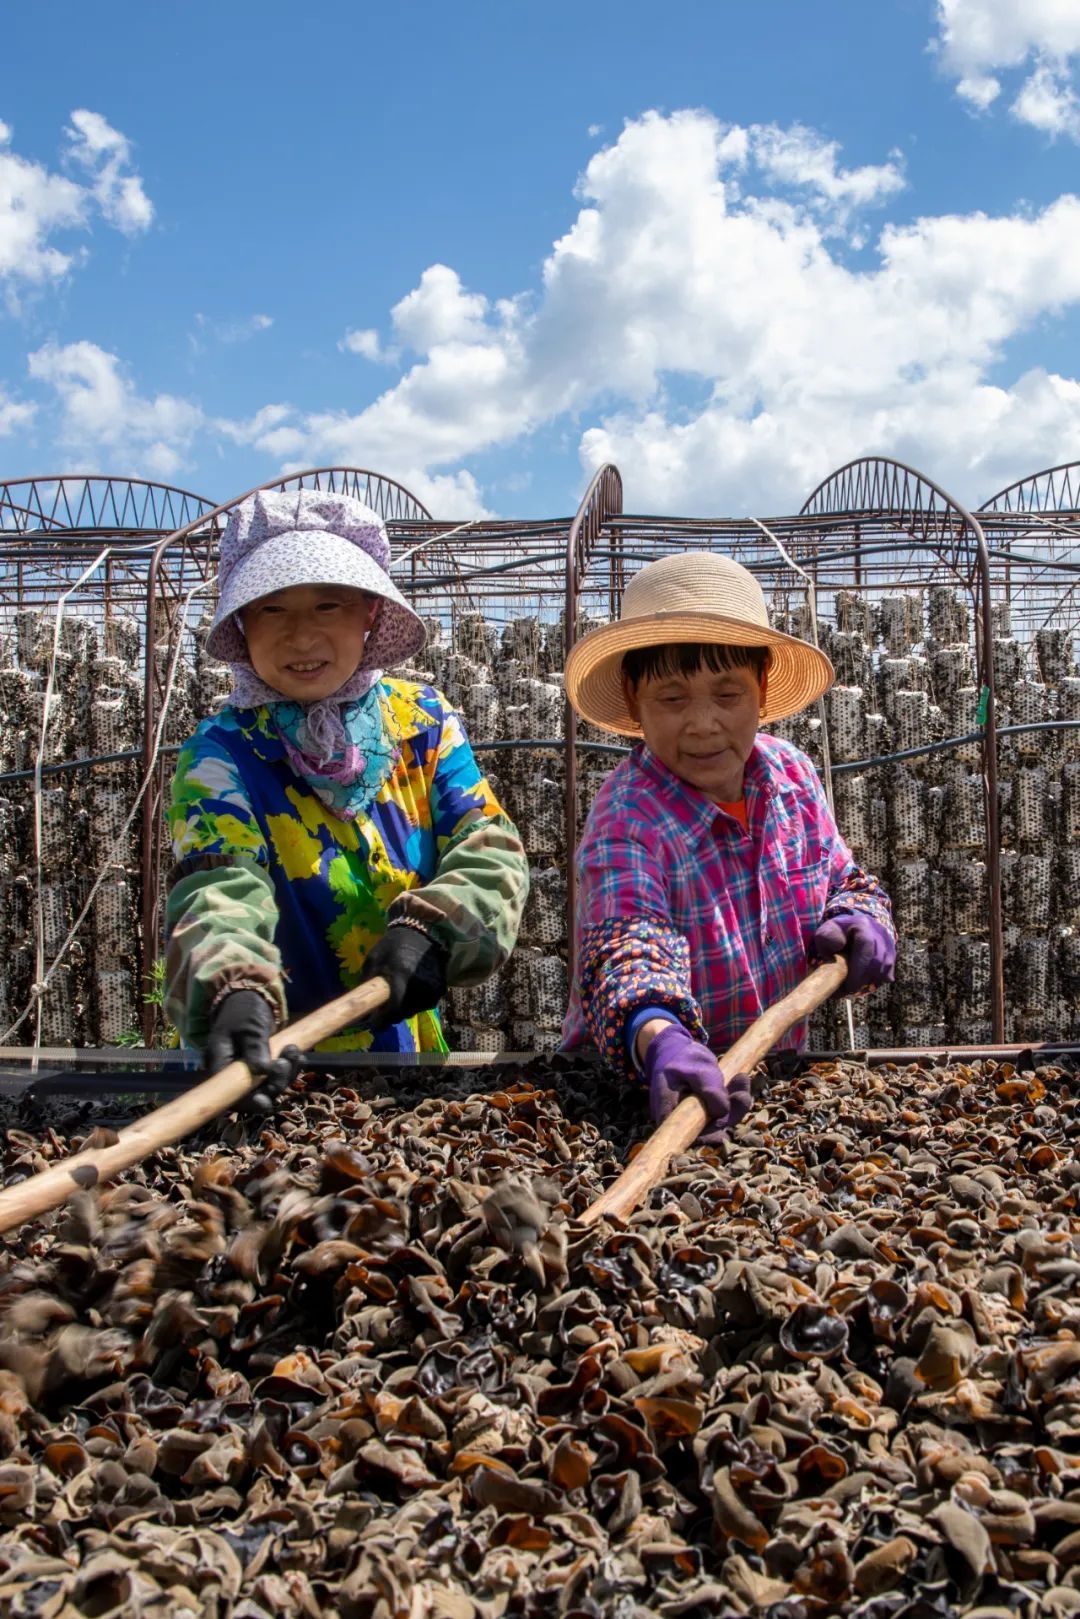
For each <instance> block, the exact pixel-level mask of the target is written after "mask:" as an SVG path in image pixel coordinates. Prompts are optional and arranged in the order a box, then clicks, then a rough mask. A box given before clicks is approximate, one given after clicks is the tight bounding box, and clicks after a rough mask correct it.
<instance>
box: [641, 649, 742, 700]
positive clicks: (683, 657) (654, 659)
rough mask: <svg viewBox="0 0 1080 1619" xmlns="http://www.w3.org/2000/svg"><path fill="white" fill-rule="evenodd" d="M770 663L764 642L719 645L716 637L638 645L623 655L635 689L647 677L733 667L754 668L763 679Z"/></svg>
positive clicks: (662, 677) (719, 672)
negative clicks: (702, 639) (707, 639)
mask: <svg viewBox="0 0 1080 1619" xmlns="http://www.w3.org/2000/svg"><path fill="white" fill-rule="evenodd" d="M768 667H769V649H768V647H764V646H718V645H716V644H715V643H714V642H712V641H675V642H669V643H668V644H667V645H666V646H643V647H635V648H634V649H633V651H631V652H627V653H625V654H624V656H623V661H622V672H623V674H624V675H625V676H626V680H627V683H628V684H629V686H630V687H631V689H632V690H633V691H636V690H637V688H638V687H639V686H640V685H641V682H642V681H643V680H669V679H671V678H672V677H673V676H676V675H696V674H697V672H698V670H699V669H710V670H711V671H712V673H713V674H714V675H722V674H725V673H726V672H727V670H729V669H752V670H753V671H754V674H755V675H756V676H757V678H758V680H761V679H762V677H763V676H764V674H765V671H766V669H767V668H768Z"/></svg>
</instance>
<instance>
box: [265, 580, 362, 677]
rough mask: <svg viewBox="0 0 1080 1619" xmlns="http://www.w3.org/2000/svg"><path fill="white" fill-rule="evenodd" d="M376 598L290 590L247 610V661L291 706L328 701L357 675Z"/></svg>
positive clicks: (331, 588)
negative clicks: (326, 699)
mask: <svg viewBox="0 0 1080 1619" xmlns="http://www.w3.org/2000/svg"><path fill="white" fill-rule="evenodd" d="M378 607H379V598H378V597H377V596H368V595H365V593H364V592H363V591H362V590H350V589H349V588H348V587H347V586H346V585H290V586H289V587H288V589H287V590H275V591H274V592H273V593H272V594H271V595H269V596H260V597H259V599H258V601H254V602H252V603H251V604H250V605H249V606H247V607H245V608H244V610H243V613H242V614H241V618H242V622H243V626H244V639H245V640H246V642H247V649H248V656H249V657H250V659H251V663H252V667H253V668H254V670H255V673H256V674H257V675H258V676H259V679H260V680H265V682H266V684H267V685H268V686H273V688H274V690H275V691H279V692H280V693H281V695H282V696H283V697H288V698H291V699H292V701H293V702H298V703H314V702H318V700H319V699H320V698H322V697H329V696H331V695H332V693H334V692H335V691H337V689H338V687H339V686H343V685H344V684H345V682H346V681H347V680H348V679H350V677H351V676H352V675H354V674H355V673H356V671H357V669H358V668H359V665H360V660H361V659H362V658H363V656H364V641H365V640H366V638H367V633H368V631H369V630H370V629H371V626H372V625H373V624H374V622H375V615H376V613H377V611H378Z"/></svg>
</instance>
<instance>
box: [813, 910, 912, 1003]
mask: <svg viewBox="0 0 1080 1619" xmlns="http://www.w3.org/2000/svg"><path fill="white" fill-rule="evenodd" d="M811 948H812V950H813V953H814V955H815V956H816V957H817V959H818V960H819V961H834V960H835V959H836V957H837V956H846V957H847V964H848V973H847V978H846V979H845V980H844V983H843V984H842V985H841V987H840V989H839V990H838V991H837V993H838V994H840V995H858V994H859V993H860V991H863V990H871V989H877V988H878V987H879V985H881V984H891V983H892V981H893V979H894V978H895V976H896V939H895V937H894V935H893V932H892V930H891V929H890V928H886V927H883V926H882V924H881V923H880V922H876V921H875V920H874V918H873V917H872V916H867V915H865V913H864V912H862V911H848V912H845V913H843V914H842V915H840V916H830V917H829V919H828V921H826V922H822V923H821V925H820V927H819V928H818V930H817V932H816V933H815V934H814V939H813V944H812V946H811Z"/></svg>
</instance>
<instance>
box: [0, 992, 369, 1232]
mask: <svg viewBox="0 0 1080 1619" xmlns="http://www.w3.org/2000/svg"><path fill="white" fill-rule="evenodd" d="M389 994H390V986H389V984H388V983H387V982H386V980H385V978H370V979H368V981H367V982H366V983H363V984H357V986H356V988H355V989H350V990H349V991H348V993H347V994H345V995H340V996H339V997H338V999H337V1000H336V1001H328V1002H327V1003H326V1005H325V1006H320V1007H318V1008H317V1009H316V1010H315V1011H314V1012H309V1013H308V1015H307V1016H306V1017H302V1018H300V1019H299V1021H298V1022H296V1023H291V1024H289V1025H287V1026H286V1027H285V1028H284V1029H279V1030H278V1032H277V1034H275V1035H272V1036H271V1039H270V1052H271V1055H272V1056H274V1057H276V1056H278V1054H279V1053H280V1052H281V1051H282V1050H283V1049H284V1048H285V1046H299V1047H300V1049H301V1050H302V1051H303V1050H310V1048H311V1047H312V1046H315V1045H318V1043H319V1041H320V1040H326V1039H327V1038H328V1037H329V1036H330V1035H332V1034H336V1033H337V1031H338V1030H339V1029H343V1028H345V1027H346V1025H347V1024H349V1023H358V1022H359V1021H360V1020H361V1018H365V1017H368V1016H370V1014H371V1013H372V1012H374V1011H377V1010H378V1008H379V1007H380V1006H382V1005H383V1004H384V1002H385V1001H386V1000H387V998H388V997H389ZM254 1084H255V1080H254V1079H253V1077H252V1074H251V1070H250V1069H249V1067H248V1065H247V1063H244V1062H231V1063H229V1065H228V1067H227V1068H222V1069H221V1070H220V1071H219V1072H218V1073H216V1074H212V1075H211V1076H210V1078H209V1079H204V1080H203V1081H202V1083H201V1084H200V1085H195V1086H193V1087H192V1089H191V1090H189V1091H185V1092H184V1094H183V1095H182V1096H177V1097H175V1098H174V1099H173V1101H171V1102H166V1103H165V1105H164V1107H159V1108H156V1109H155V1111H154V1112H153V1113H148V1114H147V1115H146V1117H145V1118H142V1119H136V1121H135V1123H134V1124H129V1125H128V1126H127V1127H126V1128H125V1129H123V1130H121V1131H120V1133H119V1137H118V1139H117V1140H116V1141H114V1142H113V1144H112V1146H110V1147H91V1148H87V1149H86V1150H85V1151H84V1152H79V1153H76V1154H75V1155H74V1156H73V1157H71V1158H65V1159H63V1161H62V1162H61V1163H59V1164H56V1165H55V1166H54V1167H53V1168H52V1169H46V1170H43V1171H42V1173H41V1174H40V1175H35V1176H34V1177H33V1179H32V1180H28V1181H21V1182H20V1183H19V1184H18V1185H17V1186H9V1187H7V1188H6V1189H5V1190H4V1191H2V1192H0V1233H2V1232H5V1231H13V1230H14V1229H15V1227H16V1226H19V1225H22V1224H23V1222H24V1221H25V1220H33V1219H35V1218H36V1217H37V1216H38V1215H39V1214H45V1213H46V1212H47V1211H48V1210H49V1209H55V1208H59V1206H60V1204H61V1203H66V1202H67V1200H68V1198H69V1197H72V1196H74V1194H75V1193H76V1192H79V1191H86V1190H88V1189H89V1188H90V1187H91V1186H98V1185H100V1183H101V1182H102V1181H107V1180H111V1179H112V1177H113V1176H114V1175H119V1174H120V1173H121V1171H122V1170H125V1169H130V1168H131V1166H132V1165H133V1164H137V1163H139V1162H140V1161H141V1160H142V1159H143V1158H148V1157H149V1156H150V1154H151V1153H155V1152H158V1151H159V1150H160V1149H161V1148H162V1147H170V1146H172V1144H173V1142H175V1141H181V1140H182V1139H183V1138H184V1136H188V1135H191V1133H192V1131H194V1130H198V1129H201V1127H202V1126H203V1125H204V1124H209V1123H210V1120H211V1119H214V1118H216V1117H217V1115H218V1114H219V1113H224V1112H225V1111H226V1110H227V1109H228V1108H231V1107H235V1106H236V1104H237V1103H238V1102H240V1101H242V1100H243V1098H244V1097H245V1096H246V1095H247V1094H248V1092H249V1091H250V1090H251V1089H252V1086H253V1085H254Z"/></svg>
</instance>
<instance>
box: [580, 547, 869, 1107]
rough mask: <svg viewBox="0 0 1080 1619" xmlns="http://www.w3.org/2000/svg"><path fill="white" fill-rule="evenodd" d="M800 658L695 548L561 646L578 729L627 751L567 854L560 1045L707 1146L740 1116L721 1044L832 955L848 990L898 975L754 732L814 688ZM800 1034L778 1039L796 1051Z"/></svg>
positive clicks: (837, 842)
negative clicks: (573, 887)
mask: <svg viewBox="0 0 1080 1619" xmlns="http://www.w3.org/2000/svg"><path fill="white" fill-rule="evenodd" d="M832 676H833V670H832V665H831V664H830V663H829V660H828V658H826V657H825V656H824V654H823V653H821V652H819V651H818V650H817V649H816V648H815V647H812V646H809V645H807V643H806V642H804V641H800V640H797V639H796V638H795V637H793V636H790V635H784V634H782V633H781V632H780V631H778V630H774V629H772V628H771V627H770V625H769V617H768V612H767V609H766V606H765V598H764V596H763V594H762V591H761V587H760V585H759V584H758V583H757V580H756V579H755V578H754V577H753V575H752V574H751V573H749V572H748V571H747V569H746V568H744V567H742V566H741V565H740V564H739V563H737V562H734V561H733V560H732V559H731V558H729V557H723V556H717V555H714V554H712V553H709V552H694V553H683V554H678V555H673V556H667V557H663V558H661V560H659V561H658V562H652V563H650V564H649V565H648V566H647V567H645V568H643V569H642V570H641V572H640V573H638V574H637V575H635V577H634V578H633V579H632V580H631V581H630V583H629V585H628V586H627V588H626V592H625V595H624V598H623V608H622V616H621V617H620V619H619V620H618V622H617V623H614V624H609V625H607V626H605V627H604V628H603V629H598V630H594V631H593V632H592V634H590V635H587V636H585V637H584V638H583V639H582V640H581V641H579V642H578V644H577V645H576V646H575V647H574V648H573V650H572V652H571V654H570V657H569V659H568V660H567V665H566V690H567V695H568V696H569V699H570V701H571V703H572V704H573V706H574V709H575V710H576V712H577V713H578V714H580V715H581V717H582V718H583V719H585V720H588V721H590V722H591V723H592V724H593V725H597V726H600V727H601V728H602V729H604V730H606V731H613V732H615V733H616V734H618V735H621V736H630V737H637V738H640V739H642V741H641V745H639V746H638V747H636V748H635V749H634V751H633V752H632V753H631V755H630V757H629V758H628V759H625V760H624V761H623V762H622V763H621V764H619V765H618V766H617V767H616V769H615V770H614V771H613V772H612V774H611V775H610V776H609V777H608V778H607V780H606V781H605V782H604V785H603V786H602V787H601V789H600V792H599V793H598V795H597V797H596V800H595V802H594V804H593V806H592V808H591V810H590V812H589V817H588V821H587V823H586V826H585V833H584V837H583V839H582V843H581V847H580V849H579V850H578V911H577V918H576V940H577V948H576V957H575V963H576V964H575V976H574V983H573V986H572V992H571V999H570V1009H569V1012H568V1013H567V1018H566V1023H565V1026H564V1030H563V1039H564V1045H566V1046H569V1047H573V1046H579V1045H583V1044H592V1045H595V1046H596V1047H597V1048H598V1049H599V1050H600V1052H601V1054H602V1055H603V1056H604V1058H605V1059H606V1060H607V1061H608V1062H609V1063H611V1064H614V1065H617V1066H620V1067H624V1068H626V1069H627V1070H629V1071H633V1070H634V1069H636V1070H637V1071H639V1072H640V1073H641V1074H642V1076H643V1077H644V1079H645V1081H646V1083H647V1084H648V1087H649V1100H650V1108H651V1111H652V1115H653V1118H654V1119H655V1120H657V1121H659V1120H660V1119H662V1118H664V1117H666V1115H667V1114H668V1113H669V1112H670V1111H671V1110H672V1108H673V1107H675V1105H676V1104H677V1103H678V1102H679V1101H680V1100H681V1098H682V1097H683V1096H686V1095H689V1094H694V1095H696V1096H698V1097H699V1098H700V1100H701V1101H702V1103H703V1104H704V1106H705V1108H706V1111H707V1112H708V1114H709V1117H710V1119H711V1121H712V1123H711V1125H710V1128H709V1130H708V1131H707V1132H706V1139H708V1138H709V1137H710V1136H712V1137H714V1138H715V1137H716V1136H718V1135H719V1134H722V1133H723V1131H724V1130H725V1129H727V1128H731V1127H733V1126H734V1124H736V1123H737V1122H738V1120H739V1119H740V1118H741V1117H742V1115H743V1114H744V1113H745V1111H746V1109H747V1107H748V1106H749V1100H750V1090H749V1081H748V1080H747V1078H746V1076H745V1075H727V1076H725V1075H724V1074H723V1073H722V1072H721V1070H720V1068H719V1065H718V1064H717V1061H716V1058H715V1057H714V1056H713V1055H712V1053H711V1051H710V1049H709V1047H710V1046H719V1047H720V1048H724V1047H726V1046H728V1045H730V1044H732V1042H733V1041H734V1040H735V1039H736V1038H737V1037H738V1035H739V1034H741V1033H742V1032H743V1030H744V1029H745V1028H746V1027H747V1025H748V1024H749V1023H751V1022H752V1021H753V1019H754V1018H755V1017H757V1016H758V1015H759V1014H760V1013H761V1012H762V1011H763V1010H764V1009H765V1008H766V1006H768V1005H770V1004H771V1003H772V1002H773V1001H775V1000H777V999H779V998H780V997H781V996H782V995H785V994H786V993H787V992H788V991H789V990H791V989H793V988H794V986H795V985H796V984H797V983H798V982H799V980H800V979H801V978H802V977H803V976H804V975H805V973H806V969H807V963H808V960H809V959H811V958H817V959H818V960H831V959H832V958H833V957H835V956H837V955H840V954H841V953H843V954H845V955H846V956H847V958H848V977H847V982H846V985H845V993H846V994H853V993H856V992H859V991H865V990H870V989H873V988H875V987H877V986H878V985H880V984H882V983H885V982H887V981H888V980H890V979H891V978H892V977H893V968H894V963H895V959H896V938H895V934H894V932H893V926H892V912H891V906H890V904H889V899H888V896H887V895H886V894H885V892H884V890H883V889H882V887H881V885H880V883H879V882H878V881H877V879H876V878H874V877H871V876H870V875H868V873H867V872H865V871H863V870H861V869H860V867H859V866H858V865H856V863H855V861H854V859H853V858H852V854H851V851H850V849H848V847H847V845H846V844H845V842H844V840H843V838H842V836H841V834H840V831H839V829H838V827H837V825H836V822H835V820H834V819H833V816H832V813H831V811H830V809H829V806H828V802H827V800H826V798H825V794H824V791H823V788H822V785H821V782H820V780H819V779H818V776H817V774H816V772H815V770H814V767H813V765H812V764H811V762H810V760H809V759H808V758H807V757H806V755H805V754H803V753H801V752H800V751H799V750H798V749H797V748H795V747H793V746H792V745H791V743H789V742H785V741H782V740H780V739H779V738H778V737H773V736H768V735H764V734H761V733H759V730H758V727H759V725H761V724H762V723H763V722H764V723H768V722H769V721H774V720H780V719H786V718H787V717H788V716H789V715H792V714H797V713H798V712H799V711H800V709H803V708H806V707H807V706H808V705H809V704H810V703H812V702H814V700H815V699H816V698H818V697H820V696H821V694H822V693H823V692H824V691H826V690H827V688H828V686H829V684H830V683H831V681H832ZM805 1037H806V1030H805V1027H804V1026H801V1027H796V1028H794V1029H792V1030H791V1031H790V1033H789V1034H788V1035H787V1036H786V1037H785V1040H784V1042H783V1044H784V1045H787V1046H794V1047H798V1046H800V1045H802V1044H803V1042H804V1041H805Z"/></svg>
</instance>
